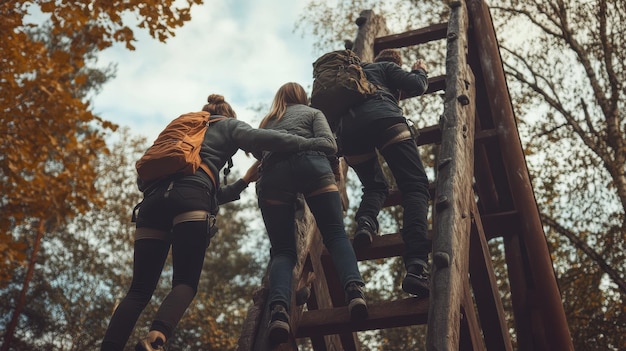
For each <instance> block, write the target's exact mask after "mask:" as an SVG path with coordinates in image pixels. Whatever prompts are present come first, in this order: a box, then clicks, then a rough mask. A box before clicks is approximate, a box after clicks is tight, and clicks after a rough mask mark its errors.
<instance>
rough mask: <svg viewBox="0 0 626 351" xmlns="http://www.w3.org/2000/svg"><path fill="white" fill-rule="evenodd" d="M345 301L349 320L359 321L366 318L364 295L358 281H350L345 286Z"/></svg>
mask: <svg viewBox="0 0 626 351" xmlns="http://www.w3.org/2000/svg"><path fill="white" fill-rule="evenodd" d="M346 302H347V303H348V312H349V313H350V319H351V320H353V321H359V320H364V319H365V318H367V315H368V313H367V304H366V303H365V295H364V294H363V289H362V288H361V286H360V285H359V284H358V283H356V282H351V283H349V284H348V286H347V287H346Z"/></svg>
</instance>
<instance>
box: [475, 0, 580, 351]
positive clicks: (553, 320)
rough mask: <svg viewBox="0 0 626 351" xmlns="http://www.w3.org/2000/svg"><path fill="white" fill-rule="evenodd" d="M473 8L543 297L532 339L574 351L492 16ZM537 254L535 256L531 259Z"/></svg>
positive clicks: (478, 2) (532, 269)
mask: <svg viewBox="0 0 626 351" xmlns="http://www.w3.org/2000/svg"><path fill="white" fill-rule="evenodd" d="M467 4H468V5H467V6H468V11H469V12H470V14H471V17H472V30H473V32H474V37H476V38H480V40H477V41H476V42H475V47H476V52H477V55H478V56H479V57H480V64H481V66H482V72H483V75H484V76H485V79H484V84H485V90H486V92H487V94H488V96H489V99H488V101H489V102H490V109H491V110H492V111H493V118H494V124H495V126H496V130H497V131H498V140H499V147H500V149H501V152H502V155H503V157H502V161H503V163H504V168H505V171H506V174H507V177H508V179H509V186H510V189H511V194H512V198H513V202H514V204H515V208H516V210H517V211H518V212H519V213H520V216H521V217H522V218H523V219H524V220H523V221H522V236H523V240H522V241H521V244H522V245H523V246H524V247H523V249H522V253H523V254H524V255H526V257H525V258H526V262H527V264H528V267H529V272H528V275H527V276H526V278H527V279H530V280H531V281H532V289H533V290H534V296H536V298H537V300H536V301H534V302H533V309H531V310H528V311H527V313H531V314H532V315H533V316H538V319H540V320H541V321H542V323H536V321H535V318H532V323H533V324H532V325H531V326H530V327H531V328H532V329H533V330H534V331H536V332H535V334H534V335H533V336H532V339H533V340H534V341H535V343H536V345H541V344H545V345H547V346H548V349H550V350H573V344H572V338H571V335H570V333H569V328H568V326H567V320H566V318H565V311H564V309H563V304H562V301H561V295H560V293H559V288H558V285H557V280H556V276H555V273H554V268H553V267H552V260H551V257H550V252H549V250H548V245H547V243H546V238H545V234H544V231H543V227H542V224H541V219H540V217H539V211H538V209H537V204H536V201H535V198H534V192H533V189H532V184H531V182H530V177H529V173H528V169H527V167H526V161H525V157H524V152H523V149H522V145H521V141H520V139H519V135H518V133H517V125H516V122H515V116H514V113H513V106H512V104H511V98H510V96H509V91H508V89H507V86H506V80H505V74H504V69H503V66H502V61H501V58H500V53H499V48H498V41H497V39H496V34H495V30H494V27H493V21H492V19H491V14H490V13H489V8H488V7H487V5H486V4H485V2H484V1H483V0H468V1H467ZM531 254H532V257H529V256H528V255H531ZM538 324H539V325H541V326H543V328H545V329H541V330H540V331H538V330H537V328H536V327H537V325H538ZM546 335H547V336H548V337H547V336H546Z"/></svg>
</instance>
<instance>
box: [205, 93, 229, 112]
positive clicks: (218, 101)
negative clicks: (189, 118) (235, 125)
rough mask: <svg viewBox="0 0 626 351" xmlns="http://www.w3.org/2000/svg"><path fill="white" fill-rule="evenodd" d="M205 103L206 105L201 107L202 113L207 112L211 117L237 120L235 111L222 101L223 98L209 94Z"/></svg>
mask: <svg viewBox="0 0 626 351" xmlns="http://www.w3.org/2000/svg"><path fill="white" fill-rule="evenodd" d="M206 101H207V104H206V105H204V106H203V107H202V111H206V112H209V113H210V114H211V115H219V116H225V117H231V118H237V114H236V113H235V110H233V108H232V107H231V106H230V104H229V103H228V102H226V101H225V100H224V96H222V95H219V94H211V95H209V97H208V98H207V99H206Z"/></svg>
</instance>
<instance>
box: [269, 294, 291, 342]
mask: <svg viewBox="0 0 626 351" xmlns="http://www.w3.org/2000/svg"><path fill="white" fill-rule="evenodd" d="M268 334H269V336H268V337H269V340H270V343H271V344H273V345H277V344H282V343H285V342H287V340H288V339H289V314H288V313H287V310H286V309H285V306H283V305H282V304H280V303H278V304H276V305H274V307H273V308H272V312H271V314H270V324H269V326H268Z"/></svg>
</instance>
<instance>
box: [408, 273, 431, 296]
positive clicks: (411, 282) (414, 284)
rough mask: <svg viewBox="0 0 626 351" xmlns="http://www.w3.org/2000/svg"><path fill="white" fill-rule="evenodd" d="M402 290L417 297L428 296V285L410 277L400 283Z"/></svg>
mask: <svg viewBox="0 0 626 351" xmlns="http://www.w3.org/2000/svg"><path fill="white" fill-rule="evenodd" d="M402 290H404V291H405V292H407V293H409V294H411V295H415V296H417V297H427V296H429V295H430V289H429V287H428V285H426V284H424V282H422V281H420V280H418V279H416V278H411V277H405V278H404V280H403V281H402Z"/></svg>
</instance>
